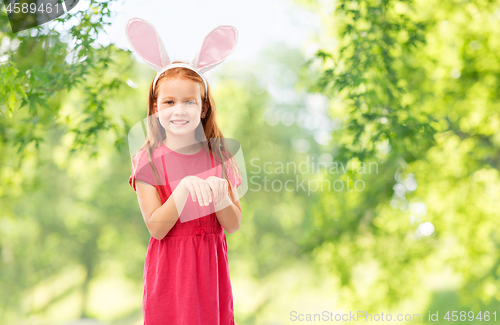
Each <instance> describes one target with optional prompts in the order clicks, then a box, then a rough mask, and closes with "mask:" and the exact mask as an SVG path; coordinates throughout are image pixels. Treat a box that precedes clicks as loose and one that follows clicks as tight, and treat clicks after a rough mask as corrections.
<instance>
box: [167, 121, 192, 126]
mask: <svg viewBox="0 0 500 325" xmlns="http://www.w3.org/2000/svg"><path fill="white" fill-rule="evenodd" d="M170 123H173V124H175V125H184V124H188V123H189V121H186V120H175V121H170Z"/></svg>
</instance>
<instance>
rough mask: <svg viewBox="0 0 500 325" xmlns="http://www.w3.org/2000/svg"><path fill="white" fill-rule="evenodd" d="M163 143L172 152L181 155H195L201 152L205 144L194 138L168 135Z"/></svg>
mask: <svg viewBox="0 0 500 325" xmlns="http://www.w3.org/2000/svg"><path fill="white" fill-rule="evenodd" d="M163 143H164V144H165V145H166V146H167V147H168V148H169V149H171V150H173V151H176V152H178V153H181V154H187V155H189V154H194V153H197V152H198V151H200V150H201V147H203V143H201V142H199V141H198V140H196V139H195V138H194V137H192V138H191V137H186V136H182V137H178V136H175V135H167V138H166V139H165V140H164V141H163Z"/></svg>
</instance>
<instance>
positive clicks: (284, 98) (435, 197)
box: [0, 0, 500, 325]
mask: <svg viewBox="0 0 500 325" xmlns="http://www.w3.org/2000/svg"><path fill="white" fill-rule="evenodd" d="M133 16H139V17H141V18H144V19H146V20H148V21H150V22H152V23H153V24H154V25H155V26H156V27H157V29H158V30H159V32H160V34H161V37H162V39H163V40H164V42H165V46H166V48H167V51H168V52H169V54H170V56H171V58H173V59H187V60H190V59H191V58H192V56H193V55H194V53H195V51H196V50H197V49H198V47H199V46H200V44H201V42H202V40H203V37H204V36H205V35H206V34H207V33H208V32H209V31H210V30H212V29H213V28H215V27H216V26H218V25H224V24H231V25H234V26H235V27H236V28H238V31H239V33H240V34H239V41H238V45H237V47H236V49H235V51H234V53H233V54H232V55H231V56H230V57H229V58H228V60H227V61H225V62H224V63H223V64H221V65H220V66H218V67H217V68H215V69H213V70H211V71H210V72H208V73H207V78H208V81H209V83H210V85H211V87H212V90H213V94H214V97H215V101H216V104H217V112H218V118H219V123H220V124H219V125H220V127H221V129H222V131H223V133H224V136H225V137H228V138H233V139H236V140H238V141H239V142H240V144H241V146H242V151H243V153H244V157H245V164H246V169H247V176H248V179H247V182H248V191H247V192H246V194H245V195H244V196H243V197H242V198H241V201H240V202H241V206H242V211H243V218H242V223H241V228H240V229H239V230H238V231H237V232H235V233H233V234H227V233H226V237H227V243H228V251H229V257H228V259H229V267H230V276H231V281H232V288H233V294H234V308H235V320H236V324H238V325H244V324H245V325H246V324H268V325H271V324H273V325H274V324H296V323H302V321H301V320H303V322H304V323H308V324H309V323H314V324H315V323H318V324H322V323H331V322H334V321H335V316H329V317H332V318H325V317H324V316H325V313H326V314H328V315H330V313H333V314H334V315H335V314H346V315H348V316H349V314H350V313H351V314H356V313H358V311H359V312H365V313H370V314H372V315H375V314H378V315H382V313H383V315H384V320H385V319H386V318H385V317H386V315H387V314H391V315H392V321H399V320H401V321H400V322H401V323H404V324H416V323H417V322H418V323H419V324H421V323H431V321H430V320H429V315H431V314H436V313H437V314H438V317H439V318H438V321H437V322H432V323H443V324H444V323H450V322H455V321H467V322H469V323H471V324H484V323H488V324H490V323H491V324H495V323H497V322H498V320H497V319H496V317H500V315H497V314H496V311H497V308H499V300H500V291H499V288H500V279H499V277H500V256H499V245H500V231H499V230H498V229H499V223H500V212H499V211H500V204H499V201H500V200H499V198H500V183H499V168H500V102H499V100H498V99H499V98H500V56H498V53H499V52H500V37H499V36H498V30H500V1H479V0H472V1H436V0H434V1H430V0H421V1H418V2H414V1H404V0H401V1H392V0H383V1H342V0H338V1H330V0H318V1H313V0H303V1H293V0H283V1H278V0H267V1H264V0H257V1H251V2H250V1H245V2H244V1H228V0H224V1H209V2H207V1H198V0H197V1H183V2H180V1H177V2H174V1H148V2H144V1H141V2H140V1H116V0H111V1H80V2H79V3H78V5H77V6H76V7H75V8H73V9H72V10H71V11H70V12H69V13H68V14H66V15H63V16H61V17H60V18H58V19H56V20H54V21H52V22H49V23H46V24H43V25H42V26H39V27H36V28H31V29H27V30H24V31H20V32H18V33H12V31H11V29H10V25H9V21H8V17H7V11H6V9H5V6H2V9H1V12H0V28H1V29H0V78H1V79H0V85H1V86H0V110H1V113H0V293H1V294H0V324H6V325H10V324H16V325H17V324H50V325H52V324H66V325H67V324H73V325H76V324H113V325H118V324H120V325H140V324H143V319H142V309H141V308H142V276H143V267H144V259H145V255H146V249H147V245H148V242H149V239H150V236H149V232H148V230H147V228H146V226H145V224H144V221H143V218H142V215H141V212H140V209H139V205H138V202H137V196H136V194H135V192H134V191H133V189H132V188H131V187H130V186H129V184H128V178H129V176H130V173H131V161H130V153H129V151H128V143H127V135H128V132H129V130H130V129H131V127H132V126H133V125H135V124H136V123H138V122H139V121H140V120H141V119H144V118H145V117H146V114H147V112H146V109H147V107H146V100H147V91H148V89H149V86H150V84H151V82H152V81H153V79H154V76H155V72H154V71H153V70H152V69H150V68H149V67H148V66H147V65H146V64H144V63H143V62H142V61H141V60H140V59H138V58H137V57H136V56H135V55H134V54H133V53H132V52H131V51H130V50H129V47H128V44H127V42H126V39H125V34H124V31H125V23H126V21H127V20H128V19H129V18H131V17H133ZM294 166H295V167H296V168H297V169H294V168H293V167H294ZM453 311H455V312H454V313H453ZM314 314H317V316H316V321H307V320H308V319H311V320H314ZM398 314H401V315H402V316H397V315H398ZM414 314H420V315H421V316H420V317H421V318H418V319H417V318H414V317H416V316H414ZM309 316H310V317H311V318H308V317H309ZM319 316H321V317H322V318H321V320H320V319H319V318H318V317H319ZM397 317H399V318H397ZM345 318H346V316H344V319H345ZM326 319H328V320H326ZM348 319H349V320H346V321H345V323H354V322H355V321H353V320H352V318H348ZM434 319H436V318H434ZM376 320H377V318H375V319H374V320H373V321H371V322H370V321H365V319H364V318H360V319H359V320H358V321H357V322H360V321H362V322H364V323H368V324H371V323H375V321H376ZM380 320H381V319H378V322H377V323H379V322H380ZM337 321H338V319H337Z"/></svg>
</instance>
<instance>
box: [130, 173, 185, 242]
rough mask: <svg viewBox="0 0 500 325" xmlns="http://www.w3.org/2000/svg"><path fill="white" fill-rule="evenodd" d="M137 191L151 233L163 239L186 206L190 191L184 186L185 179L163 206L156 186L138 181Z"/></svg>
mask: <svg viewBox="0 0 500 325" xmlns="http://www.w3.org/2000/svg"><path fill="white" fill-rule="evenodd" d="M136 189H137V198H138V200H139V207H140V209H141V212H142V216H143V218H144V222H145V223H146V227H147V228H148V230H149V233H150V234H151V236H153V237H154V238H156V239H158V240H161V239H163V237H165V235H166V234H167V233H168V232H169V231H170V229H171V228H172V227H173V226H174V225H175V223H176V222H177V219H178V218H179V211H182V210H183V209H184V205H185V204H186V200H187V198H188V195H189V191H188V190H187V188H186V187H185V186H184V179H182V180H181V182H180V183H179V184H178V185H177V187H176V188H175V190H174V191H173V192H172V195H170V197H169V198H168V199H167V201H166V202H165V203H164V204H161V200H160V198H159V196H158V191H157V190H156V188H155V187H154V186H152V185H149V184H147V183H144V182H141V181H138V180H136ZM176 204H178V205H179V207H177V205H176Z"/></svg>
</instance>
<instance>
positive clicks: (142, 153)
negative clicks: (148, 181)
mask: <svg viewBox="0 0 500 325" xmlns="http://www.w3.org/2000/svg"><path fill="white" fill-rule="evenodd" d="M148 151H149V150H148V148H142V149H139V150H138V151H137V152H136V153H135V155H134V156H133V157H132V160H133V162H134V164H137V163H138V164H139V166H144V165H145V164H146V163H149V157H148V156H149V155H151V161H152V162H155V161H157V160H158V158H159V157H161V155H162V150H161V147H158V148H154V149H153V151H152V153H151V154H149V152H148Z"/></svg>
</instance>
